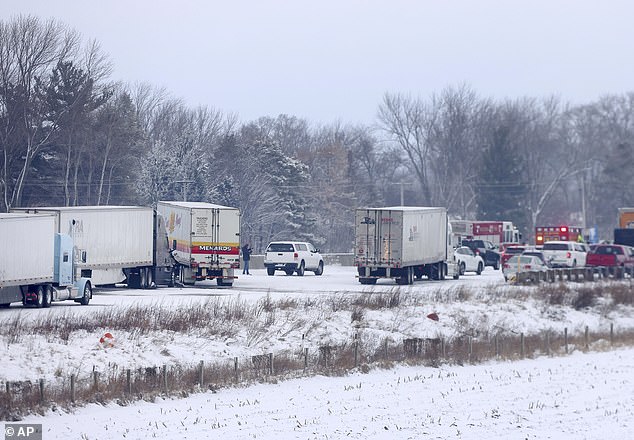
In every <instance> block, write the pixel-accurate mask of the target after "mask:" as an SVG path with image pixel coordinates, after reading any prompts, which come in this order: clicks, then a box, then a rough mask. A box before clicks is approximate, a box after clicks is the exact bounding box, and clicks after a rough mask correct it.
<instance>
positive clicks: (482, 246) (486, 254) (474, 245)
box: [462, 240, 500, 270]
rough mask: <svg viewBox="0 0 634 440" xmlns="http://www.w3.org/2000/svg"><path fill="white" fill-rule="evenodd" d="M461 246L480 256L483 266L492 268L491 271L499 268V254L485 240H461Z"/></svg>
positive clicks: (491, 244)
mask: <svg viewBox="0 0 634 440" xmlns="http://www.w3.org/2000/svg"><path fill="white" fill-rule="evenodd" d="M462 246H467V247H469V249H471V250H472V251H473V252H474V253H475V254H476V255H480V256H481V257H482V259H483V260H484V265H485V266H492V267H493V269H495V270H498V269H499V268H500V253H499V252H498V251H497V248H496V247H495V246H494V245H493V243H491V242H490V241H487V240H462Z"/></svg>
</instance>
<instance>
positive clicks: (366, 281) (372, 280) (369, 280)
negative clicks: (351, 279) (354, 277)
mask: <svg viewBox="0 0 634 440" xmlns="http://www.w3.org/2000/svg"><path fill="white" fill-rule="evenodd" d="M359 282H360V283H361V284H376V278H361V277H360V278H359Z"/></svg>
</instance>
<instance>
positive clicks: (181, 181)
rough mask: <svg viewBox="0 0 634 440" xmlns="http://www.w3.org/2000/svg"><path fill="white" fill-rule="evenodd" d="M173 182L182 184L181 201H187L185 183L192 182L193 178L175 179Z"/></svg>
mask: <svg viewBox="0 0 634 440" xmlns="http://www.w3.org/2000/svg"><path fill="white" fill-rule="evenodd" d="M174 183H180V184H181V185H183V202H186V201H187V185H189V184H190V183H194V181H193V180H177V181H175V182H174Z"/></svg>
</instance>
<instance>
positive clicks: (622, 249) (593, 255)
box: [586, 244, 634, 267]
mask: <svg viewBox="0 0 634 440" xmlns="http://www.w3.org/2000/svg"><path fill="white" fill-rule="evenodd" d="M586 265H587V266H593V267H597V266H603V267H613V266H624V267H631V266H634V248H632V247H630V246H624V245H620V244H599V245H596V246H595V247H594V248H593V249H592V250H591V251H590V252H588V255H587V258H586Z"/></svg>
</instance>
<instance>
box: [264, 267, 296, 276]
mask: <svg viewBox="0 0 634 440" xmlns="http://www.w3.org/2000/svg"><path fill="white" fill-rule="evenodd" d="M266 273H267V274H268V275H269V276H270V277H272V276H273V275H275V269H274V268H272V267H267V268H266ZM292 273H293V272H291V274H292Z"/></svg>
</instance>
